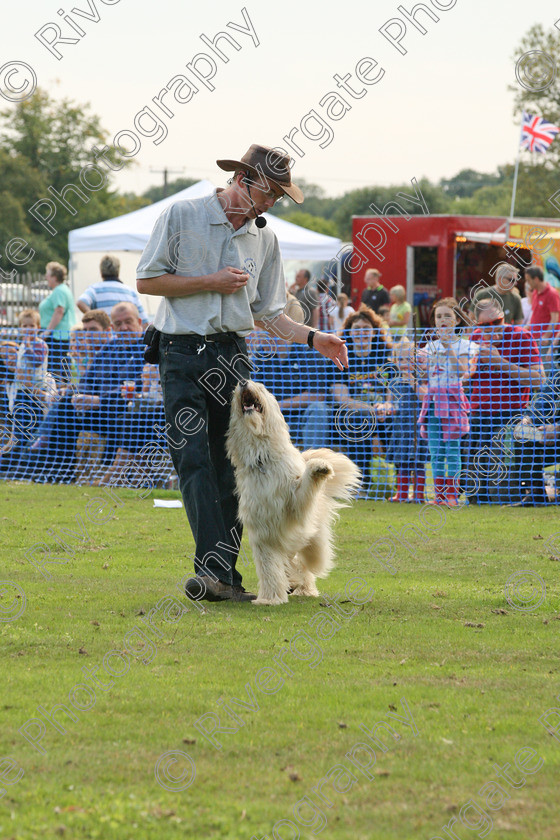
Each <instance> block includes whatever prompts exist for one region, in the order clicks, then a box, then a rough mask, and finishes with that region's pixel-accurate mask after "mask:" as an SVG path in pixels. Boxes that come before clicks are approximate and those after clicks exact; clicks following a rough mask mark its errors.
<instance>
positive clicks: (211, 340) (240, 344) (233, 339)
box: [162, 332, 247, 356]
mask: <svg viewBox="0 0 560 840" xmlns="http://www.w3.org/2000/svg"><path fill="white" fill-rule="evenodd" d="M162 336H163V337H164V338H165V339H166V340H167V341H168V342H169V343H170V344H173V342H175V343H176V344H198V345H199V346H200V347H201V348H202V347H203V346H204V345H206V344H235V346H236V347H237V350H238V351H239V353H241V355H243V356H247V344H246V343H245V339H244V337H243V336H241V335H238V334H237V333H235V332H219V333H211V334H210V335H197V333H180V334H172V333H162Z"/></svg>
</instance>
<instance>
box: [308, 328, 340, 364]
mask: <svg viewBox="0 0 560 840" xmlns="http://www.w3.org/2000/svg"><path fill="white" fill-rule="evenodd" d="M313 349H314V350H316V351H317V352H318V353H320V354H321V356H325V358H327V359H331V361H333V362H334V363H335V365H336V366H337V368H338V369H339V370H344V368H347V367H348V350H347V349H346V344H345V343H344V342H343V341H342V339H340V338H338V337H337V336H336V335H331V333H324V332H317V333H315V335H314V337H313Z"/></svg>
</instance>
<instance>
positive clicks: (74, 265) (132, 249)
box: [68, 180, 342, 315]
mask: <svg viewBox="0 0 560 840" xmlns="http://www.w3.org/2000/svg"><path fill="white" fill-rule="evenodd" d="M214 189H215V188H214V185H213V184H212V183H211V182H210V181H206V180H205V181H199V182H198V183H197V184H193V186H192V187H187V189H185V190H182V191H181V192H178V193H175V194H174V195H171V196H168V197H167V198H164V199H162V201H157V202H156V203H155V204H149V205H148V206H147V207H142V208H140V210H134V211H133V212H132V213H126V214H125V215H124V216H118V217H117V218H115V219H107V220H106V221H104V222H98V223H97V224H95V225H88V226H87V227H83V228H78V229H76V230H72V231H70V233H69V235H68V249H69V251H70V286H71V288H72V292H73V294H74V298H75V299H77V298H78V297H79V296H80V295H81V294H82V293H83V292H84V290H85V289H86V288H87V287H88V286H89V285H90V284H91V283H96V282H97V281H98V280H100V279H101V278H100V276H99V262H100V258H101V254H106V253H111V254H113V255H115V256H117V257H118V258H119V259H120V261H121V280H122V281H123V283H125V284H126V285H127V286H130V287H131V288H134V289H135V288H136V267H137V265H138V261H139V259H140V254H141V252H142V251H143V250H144V247H145V246H146V243H147V241H148V238H149V236H150V234H151V232H152V230H153V227H154V225H155V223H156V220H157V218H158V217H159V216H160V215H161V213H162V212H163V211H164V210H165V209H166V207H168V206H169V205H170V204H174V203H175V202H176V201H184V200H185V199H193V198H201V197H202V196H205V195H210V193H211V192H212V191H213V190H214ZM265 217H266V219H267V222H268V224H269V226H270V228H271V229H272V230H273V231H274V233H275V234H276V236H277V237H278V242H279V245H280V251H281V253H282V258H283V259H284V260H309V261H322V260H325V261H327V260H331V259H332V258H333V257H335V256H336V255H337V254H338V252H339V251H340V249H341V247H342V243H341V240H340V239H337V238H336V237H334V236H325V235H324V234H321V233H315V232H314V231H311V230H307V229H306V228H302V227H299V226H298V225H294V224H291V223H290V222H286V221H284V220H283V219H280V218H278V217H277V216H272V215H270V214H269V213H266V214H265ZM159 300H160V299H159V298H158V297H155V296H153V295H143V296H142V302H143V304H144V306H145V308H146V311H147V312H148V314H149V315H154V314H155V311H156V309H157V306H158V304H159Z"/></svg>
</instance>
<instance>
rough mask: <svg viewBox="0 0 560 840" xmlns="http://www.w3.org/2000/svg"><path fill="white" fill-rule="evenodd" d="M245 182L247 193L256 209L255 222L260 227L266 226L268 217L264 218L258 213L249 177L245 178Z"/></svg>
mask: <svg viewBox="0 0 560 840" xmlns="http://www.w3.org/2000/svg"><path fill="white" fill-rule="evenodd" d="M243 182H244V184H245V186H246V187H247V193H248V195H249V199H250V201H251V204H252V205H253V211H254V213H255V216H256V219H255V224H256V226H257V227H258V228H261V229H262V228H263V227H266V219H263V217H262V216H259V215H257V211H256V210H255V202H254V201H253V197H252V195H251V188H250V187H249V184H250V181H249V178H248V177H245V178H243Z"/></svg>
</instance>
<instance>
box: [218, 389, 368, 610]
mask: <svg viewBox="0 0 560 840" xmlns="http://www.w3.org/2000/svg"><path fill="white" fill-rule="evenodd" d="M227 452H228V456H229V458H230V459H231V462H232V464H233V466H234V469H235V478H236V485H237V494H238V496H239V518H240V520H241V522H242V523H243V526H244V528H246V530H247V534H248V537H249V543H250V545H251V549H252V552H253V557H254V560H255V566H256V569H257V576H258V579H259V592H258V597H257V599H256V600H255V601H253V604H255V605H259V604H285V603H287V601H288V592H289V591H290V590H291V591H292V594H294V595H309V596H317V595H318V594H319V592H318V590H317V586H316V583H315V579H316V578H318V577H320V578H324V577H326V576H327V575H328V573H329V571H330V570H331V569H332V567H333V555H334V550H333V534H332V526H333V523H334V520H335V519H336V518H337V515H338V510H339V509H340V508H341V507H344V506H345V502H348V501H350V499H351V498H352V494H353V493H354V492H355V491H356V490H357V489H358V487H359V485H360V479H361V474H360V471H359V470H358V468H357V467H356V465H355V464H354V463H353V462H352V461H351V460H350V459H349V458H347V457H346V455H342V454H341V453H338V452H333V451H332V450H331V449H309V450H307V451H306V452H303V453H302V452H299V451H298V450H297V449H296V448H295V446H293V444H292V442H291V440H290V432H289V429H288V426H287V423H286V421H285V420H284V417H283V416H282V412H281V411H280V408H279V406H278V403H277V401H276V399H275V398H274V397H273V396H272V394H271V393H270V392H269V391H267V389H266V388H265V387H264V385H261V384H259V383H257V382H245V383H242V384H239V385H238V386H237V388H236V389H235V392H234V394H233V397H232V404H231V418H230V424H229V432H228V437H227Z"/></svg>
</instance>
